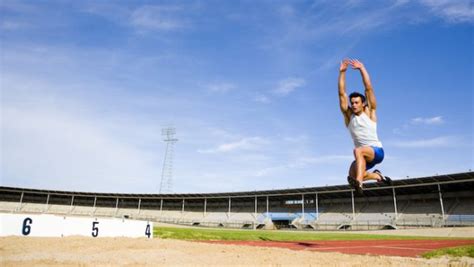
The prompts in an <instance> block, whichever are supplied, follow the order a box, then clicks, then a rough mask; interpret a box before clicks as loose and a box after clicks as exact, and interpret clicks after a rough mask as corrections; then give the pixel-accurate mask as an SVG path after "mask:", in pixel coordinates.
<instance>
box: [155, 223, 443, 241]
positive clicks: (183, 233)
mask: <svg viewBox="0 0 474 267" xmlns="http://www.w3.org/2000/svg"><path fill="white" fill-rule="evenodd" d="M153 234H154V236H155V237H159V238H163V239H167V238H169V239H181V240H235V241H322V240H414V239H416V240H433V239H436V240H443V239H452V238H443V237H420V236H394V235H380V234H356V233H325V232H303V231H299V232H286V231H275V230H273V231H271V230H270V231H268V230H255V231H254V230H232V229H200V228H174V227H161V226H159V227H154V230H153Z"/></svg>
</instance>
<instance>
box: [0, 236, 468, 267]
mask: <svg viewBox="0 0 474 267" xmlns="http://www.w3.org/2000/svg"><path fill="white" fill-rule="evenodd" d="M64 265H67V266H229V265H232V266H474V259H472V258H460V259H449V258H441V259H430V260H427V259H422V258H402V257H388V256H366V255H348V254H340V253H324V252H313V251H294V250H289V249H282V248H266V247H263V248H260V247H249V246H237V245H221V244H206V243H200V242H190V241H181V240H169V239H158V238H155V239H152V240H147V239H139V238H122V237H121V238H89V237H64V238H44V237H2V238H0V266H64Z"/></svg>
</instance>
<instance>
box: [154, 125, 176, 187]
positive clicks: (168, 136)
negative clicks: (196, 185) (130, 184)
mask: <svg viewBox="0 0 474 267" xmlns="http://www.w3.org/2000/svg"><path fill="white" fill-rule="evenodd" d="M175 134H176V129H175V128H164V129H162V130H161V135H162V136H163V138H164V139H163V141H165V142H166V150H165V158H164V160H163V169H162V171H161V183H160V192H159V193H160V194H161V193H171V192H172V191H173V152H174V143H176V142H178V139H176V138H175V137H174V135H175Z"/></svg>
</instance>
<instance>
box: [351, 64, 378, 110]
mask: <svg viewBox="0 0 474 267" xmlns="http://www.w3.org/2000/svg"><path fill="white" fill-rule="evenodd" d="M350 64H351V65H352V68H353V69H358V70H359V71H360V74H361V75H362V81H363V82H364V86H365V97H366V98H367V104H368V105H369V109H370V110H376V109H377V101H376V100H375V94H374V90H373V88H372V84H371V83H370V76H369V73H368V72H367V70H366V68H365V66H364V64H362V62H360V61H359V60H357V59H352V60H351V61H350Z"/></svg>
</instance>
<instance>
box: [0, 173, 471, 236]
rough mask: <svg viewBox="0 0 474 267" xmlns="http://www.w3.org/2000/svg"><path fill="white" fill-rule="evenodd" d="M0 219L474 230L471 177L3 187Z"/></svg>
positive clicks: (326, 228)
mask: <svg viewBox="0 0 474 267" xmlns="http://www.w3.org/2000/svg"><path fill="white" fill-rule="evenodd" d="M0 212H4V213H5V212H7V213H38V214H59V215H64V216H93V217H118V218H130V219H140V220H149V221H155V222H163V223H172V224H183V225H192V226H202V227H229V228H248V229H260V228H265V229H282V228H283V229H306V230H337V229H339V230H372V229H373V230H376V229H400V228H412V227H460V226H474V172H471V171H469V172H464V173H455V174H447V175H436V176H430V177H422V178H410V179H399V180H394V181H393V184H392V185H391V186H387V185H383V184H378V183H367V184H366V185H365V189H364V194H363V195H357V193H355V192H354V191H353V189H352V188H351V187H349V186H348V185H334V186H325V187H311V188H294V189H281V190H264V191H249V192H232V193H202V194H194V193H188V194H111V193H91V192H73V191H53V190H39V189H27V188H15V187H4V186H1V187H0Z"/></svg>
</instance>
